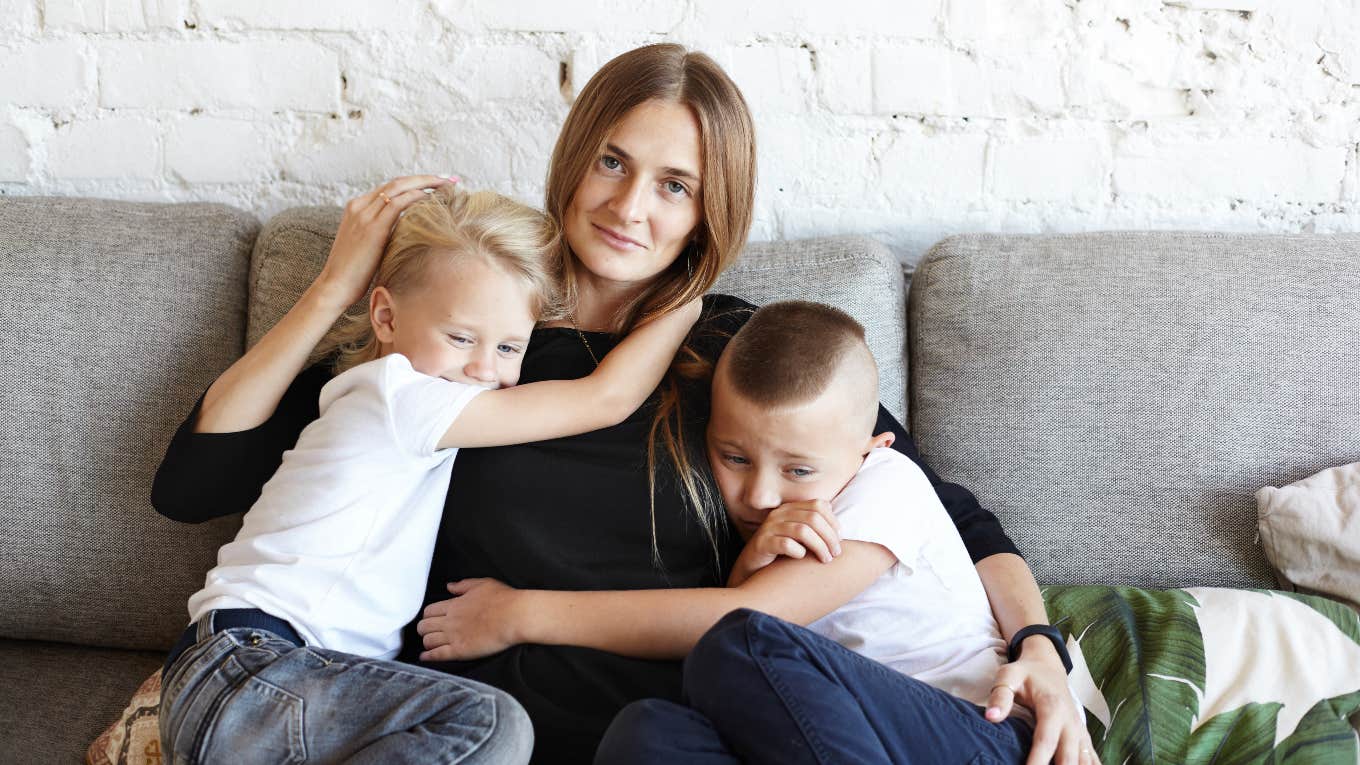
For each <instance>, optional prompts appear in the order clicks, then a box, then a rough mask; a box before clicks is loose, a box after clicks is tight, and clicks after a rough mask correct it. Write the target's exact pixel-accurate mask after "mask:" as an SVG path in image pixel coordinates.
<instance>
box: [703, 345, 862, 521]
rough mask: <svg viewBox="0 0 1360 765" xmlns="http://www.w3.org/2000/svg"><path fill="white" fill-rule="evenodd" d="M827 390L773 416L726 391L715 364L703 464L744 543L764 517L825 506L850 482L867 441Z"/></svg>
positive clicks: (838, 392) (855, 416)
mask: <svg viewBox="0 0 1360 765" xmlns="http://www.w3.org/2000/svg"><path fill="white" fill-rule="evenodd" d="M845 388H846V386H837V385H835V384H834V382H833V384H832V385H830V386H828V389H827V390H826V391H824V392H823V393H822V395H821V396H819V397H817V398H816V399H813V400H812V401H809V402H807V403H804V404H798V405H794V406H788V407H780V408H776V409H770V408H766V407H763V406H760V405H757V404H753V403H751V402H750V401H748V400H746V399H745V398H743V397H742V396H741V394H739V393H737V392H736V391H735V390H733V389H732V386H731V385H730V383H729V382H728V380H727V374H726V372H725V370H724V368H723V365H722V364H719V366H718V371H717V374H715V375H714V378H713V408H712V412H711V414H710V416H709V420H708V461H709V464H710V465H711V466H712V468H713V475H714V478H715V479H716V480H717V482H718V490H719V491H720V492H722V498H723V502H724V503H725V504H726V505H727V514H728V516H729V517H730V518H731V519H732V524H733V525H734V526H736V527H737V531H738V533H740V534H741V537H742V539H749V538H750V537H751V535H752V534H753V533H754V532H755V530H756V529H757V528H758V527H759V526H760V524H761V522H762V521H764V520H765V516H767V515H769V513H770V511H771V510H774V509H775V508H777V507H779V506H780V505H783V504H785V503H788V502H799V501H803V500H813V499H825V500H830V499H831V498H832V497H834V496H836V495H837V494H839V493H840V490H841V489H842V488H844V487H845V485H846V484H847V483H849V482H850V479H851V478H853V477H854V476H855V473H856V472H857V471H858V470H859V468H860V465H861V464H863V462H864V455H865V454H867V453H868V452H869V451H870V449H871V448H872V447H873V446H874V445H875V443H874V442H875V439H872V438H871V437H870V435H869V434H866V433H865V432H864V416H863V414H862V413H861V412H860V409H859V408H857V407H856V406H855V405H854V402H852V401H849V400H847V399H848V398H849V397H848V396H846V395H845V394H844V390H845Z"/></svg>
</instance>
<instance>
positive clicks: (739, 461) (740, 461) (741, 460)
mask: <svg viewBox="0 0 1360 765" xmlns="http://www.w3.org/2000/svg"><path fill="white" fill-rule="evenodd" d="M723 459H724V460H726V461H728V462H730V463H732V464H733V465H748V464H750V463H749V462H747V461H746V458H745V457H740V456H738V455H736V454H724V455H723Z"/></svg>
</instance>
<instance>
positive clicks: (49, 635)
mask: <svg viewBox="0 0 1360 765" xmlns="http://www.w3.org/2000/svg"><path fill="white" fill-rule="evenodd" d="M257 230H258V224H257V223H256V222H255V220H254V219H253V218H251V217H250V216H249V215H247V214H245V213H243V212H241V211H239V210H234V209H232V208H229V207H224V206H221V205H211V204H186V205H159V204H133V203H125V202H109V201H102V200H87V199H64V198H62V199H58V198H31V197H30V198H3V197H0V232H3V235H2V236H0V285H3V289H4V292H5V295H6V298H5V300H3V301H0V326H4V327H5V337H6V340H7V345H6V353H5V354H4V355H3V357H0V390H4V391H5V395H4V397H3V399H0V419H2V420H3V421H4V423H5V426H4V428H2V429H0V464H3V465H4V466H5V478H4V481H5V490H4V492H0V517H3V518H4V521H5V528H6V533H5V534H3V535H0V568H2V569H3V571H0V602H3V603H4V608H2V609H0V636H4V637H12V638H33V639H43V640H55V641H65V642H71V643H80V644H87V645H104V646H112V647H132V648H156V649H160V648H167V647H169V645H170V643H171V642H173V640H174V638H175V637H176V635H177V634H178V633H179V632H180V631H181V630H182V629H183V628H184V625H185V624H186V623H187V621H188V614H187V612H186V610H185V601H186V600H187V599H188V596H189V595H190V594H191V593H192V592H193V591H194V590H196V589H198V588H199V587H201V586H202V585H203V574H204V573H205V572H206V571H207V569H208V568H209V567H210V566H211V565H212V563H213V561H214V560H215V554H216V551H217V547H218V546H219V545H221V544H222V543H223V542H224V541H226V540H228V539H230V537H231V535H232V534H233V533H234V531H235V528H236V527H237V525H238V522H239V518H232V519H224V520H222V521H220V522H217V523H212V524H208V525H206V526H188V525H184V524H180V523H176V522H174V521H170V520H167V519H165V518H162V517H161V516H159V515H157V514H156V513H155V511H153V510H152V508H151V505H150V502H149V499H148V498H149V495H150V491H151V478H152V475H153V474H154V472H155V469H156V466H157V465H158V464H159V462H160V459H161V456H162V455H163V454H164V451H165V446H166V444H167V443H169V441H170V436H171V434H172V433H173V432H174V430H175V427H176V426H177V425H178V424H179V422H180V421H181V420H182V419H183V418H184V416H185V414H187V413H188V411H189V409H190V408H191V407H192V406H193V403H194V401H195V400H196V399H197V397H198V395H199V394H200V393H201V392H202V391H203V389H204V388H206V387H207V385H208V383H209V382H211V381H212V380H213V378H215V377H216V376H217V375H218V374H219V373H221V371H222V370H223V369H225V368H226V367H227V366H228V365H230V364H231V362H232V361H233V360H234V359H235V358H236V357H237V356H238V355H239V354H240V353H241V350H242V347H243V340H244V330H245V304H246V303H245V300H246V283H245V277H246V269H247V267H248V263H249V260H248V258H249V253H250V247H251V244H252V242H253V241H254V238H255V234H256V231H257Z"/></svg>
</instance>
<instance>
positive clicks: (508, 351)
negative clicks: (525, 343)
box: [496, 343, 519, 354]
mask: <svg viewBox="0 0 1360 765" xmlns="http://www.w3.org/2000/svg"><path fill="white" fill-rule="evenodd" d="M496 350H497V351H500V352H501V353H505V354H511V353H519V348H517V347H515V346H513V345H506V344H505V343H501V344H500V345H498V346H496Z"/></svg>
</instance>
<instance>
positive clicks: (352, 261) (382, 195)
mask: <svg viewBox="0 0 1360 765" xmlns="http://www.w3.org/2000/svg"><path fill="white" fill-rule="evenodd" d="M457 182H458V179H457V178H453V177H449V178H441V177H440V176H437V175H407V176H404V177H401V178H394V179H392V180H390V181H388V182H387V183H384V184H383V185H381V186H379V187H378V188H376V189H373V190H372V191H370V192H368V193H366V194H360V195H359V196H357V197H355V198H353V199H351V200H349V202H347V203H346V204H345V212H344V215H343V216H342V217H341V218H340V228H339V230H338V231H336V232H335V243H334V244H332V245H331V252H330V255H328V256H327V257H326V265H325V266H323V267H322V269H321V274H320V275H319V276H318V277H317V278H316V282H315V287H316V288H317V289H319V290H321V291H322V292H323V293H324V294H325V295H327V296H328V297H329V298H331V299H332V300H334V301H335V303H336V304H337V305H340V306H342V309H341V310H343V309H344V308H348V307H349V306H350V305H352V304H353V303H354V302H355V301H357V300H358V299H359V298H362V297H363V296H364V293H365V292H367V291H368V285H369V283H370V282H372V281H373V274H374V272H376V271H377V270H378V262H379V261H380V260H382V253H383V248H384V247H386V246H387V238H388V237H389V236H390V235H391V234H392V227H393V226H395V225H396V223H397V218H398V217H399V216H400V215H401V213H402V212H403V211H405V210H406V208H408V207H410V206H411V205H413V204H415V203H416V202H419V201H420V200H422V199H424V198H425V189H428V188H433V187H435V186H441V185H445V184H450V183H457Z"/></svg>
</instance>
